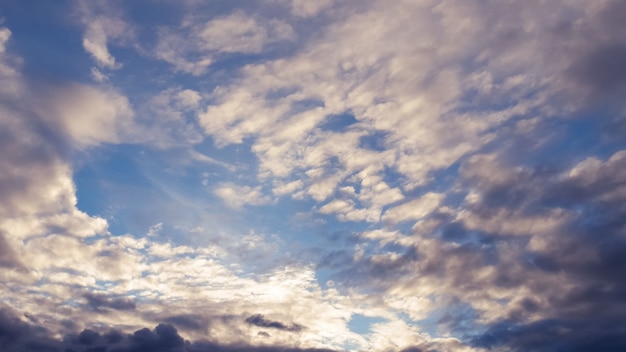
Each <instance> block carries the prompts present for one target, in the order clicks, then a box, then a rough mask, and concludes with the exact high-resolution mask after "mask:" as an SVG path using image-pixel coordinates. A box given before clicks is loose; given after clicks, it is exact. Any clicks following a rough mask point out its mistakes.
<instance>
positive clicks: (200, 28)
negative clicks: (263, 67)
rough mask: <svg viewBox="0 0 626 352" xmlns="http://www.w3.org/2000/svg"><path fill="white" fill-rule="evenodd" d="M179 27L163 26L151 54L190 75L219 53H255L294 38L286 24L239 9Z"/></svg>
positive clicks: (209, 63) (204, 67) (200, 70)
mask: <svg viewBox="0 0 626 352" xmlns="http://www.w3.org/2000/svg"><path fill="white" fill-rule="evenodd" d="M182 27H183V29H182V30H181V31H178V32H177V31H173V30H171V29H165V28H163V29H162V30H161V31H160V34H159V41H158V43H157V46H156V48H155V55H156V57H157V58H158V59H161V60H164V61H166V62H168V63H170V64H172V65H173V66H174V67H175V69H176V70H178V71H182V72H186V73H190V74H192V75H200V74H202V73H204V72H205V71H206V69H207V68H208V67H209V66H210V65H211V64H212V63H213V61H214V60H216V59H219V57H220V55H224V54H232V53H241V54H258V53H261V52H262V51H263V50H264V49H265V48H266V47H267V45H269V44H272V43H277V42H282V41H293V40H295V38H296V34H295V32H294V31H293V29H292V28H291V26H290V25H289V24H288V23H286V22H284V21H281V20H279V19H263V18H257V17H254V16H250V15H248V14H246V13H244V12H243V11H234V12H233V13H231V14H228V15H224V16H220V17H216V18H213V19H211V20H209V21H207V22H205V23H184V24H183V26H182ZM190 37H191V38H193V40H189V38H190Z"/></svg>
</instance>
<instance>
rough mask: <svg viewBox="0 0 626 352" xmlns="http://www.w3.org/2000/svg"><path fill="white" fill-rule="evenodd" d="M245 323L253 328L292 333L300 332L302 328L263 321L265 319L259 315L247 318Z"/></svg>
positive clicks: (300, 326)
mask: <svg viewBox="0 0 626 352" xmlns="http://www.w3.org/2000/svg"><path fill="white" fill-rule="evenodd" d="M246 323H248V324H250V325H255V326H259V327H262V328H271V329H278V330H283V331H293V332H297V331H300V330H302V329H303V328H304V327H303V326H302V325H300V324H295V323H294V324H292V325H286V324H283V323H281V322H279V321H273V320H269V319H265V317H264V316H263V315H261V314H254V315H251V316H249V317H248V318H246Z"/></svg>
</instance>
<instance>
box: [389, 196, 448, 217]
mask: <svg viewBox="0 0 626 352" xmlns="http://www.w3.org/2000/svg"><path fill="white" fill-rule="evenodd" d="M444 198H445V195H444V194H441V193H434V192H428V193H426V194H424V195H423V196H421V197H419V198H417V199H414V200H412V201H409V202H406V203H403V204H401V205H399V206H397V207H393V208H391V209H389V210H387V211H386V212H385V213H384V214H383V216H382V220H383V221H384V222H386V223H389V224H398V223H400V222H403V221H409V220H418V219H421V218H423V217H425V216H427V215H428V214H430V213H431V212H433V211H434V210H436V209H437V208H438V207H439V206H440V205H441V202H442V201H443V200H444Z"/></svg>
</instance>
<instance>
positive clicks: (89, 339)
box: [78, 329, 100, 345]
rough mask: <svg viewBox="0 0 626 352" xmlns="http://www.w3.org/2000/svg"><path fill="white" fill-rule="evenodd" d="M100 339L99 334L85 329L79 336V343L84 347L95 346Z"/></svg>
mask: <svg viewBox="0 0 626 352" xmlns="http://www.w3.org/2000/svg"><path fill="white" fill-rule="evenodd" d="M99 337H100V334H99V333H97V332H95V331H93V330H90V329H85V330H83V332H81V333H80V334H79V335H78V343H80V344H83V345H93V344H94V342H96V341H97V340H98V338H99Z"/></svg>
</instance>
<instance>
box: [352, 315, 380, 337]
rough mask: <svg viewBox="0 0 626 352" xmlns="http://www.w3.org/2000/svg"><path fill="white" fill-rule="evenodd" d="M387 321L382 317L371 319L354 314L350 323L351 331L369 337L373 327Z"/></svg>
mask: <svg viewBox="0 0 626 352" xmlns="http://www.w3.org/2000/svg"><path fill="white" fill-rule="evenodd" d="M386 321H387V319H384V318H380V317H371V316H366V315H362V314H354V315H352V318H351V319H350V322H349V323H348V328H349V329H350V331H352V332H355V333H357V334H359V335H367V334H369V333H370V332H371V327H372V325H373V324H376V323H383V322H386Z"/></svg>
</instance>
